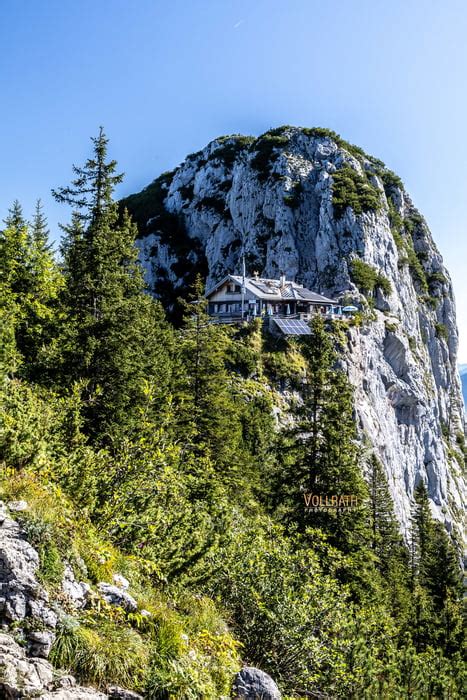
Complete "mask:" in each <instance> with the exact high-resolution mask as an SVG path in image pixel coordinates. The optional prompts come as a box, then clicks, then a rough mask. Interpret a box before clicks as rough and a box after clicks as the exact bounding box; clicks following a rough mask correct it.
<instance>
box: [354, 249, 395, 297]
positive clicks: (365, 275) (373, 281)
mask: <svg viewBox="0 0 467 700" xmlns="http://www.w3.org/2000/svg"><path fill="white" fill-rule="evenodd" d="M349 271H350V277H351V279H352V282H354V283H355V284H356V285H357V287H358V288H359V290H360V291H361V292H362V293H363V294H373V293H374V291H375V289H377V288H378V287H379V288H380V289H381V291H382V292H383V294H385V295H386V296H388V295H389V294H391V291H392V287H391V283H390V281H389V280H388V279H387V277H385V276H384V275H383V274H381V273H380V272H378V271H377V270H376V269H375V268H374V267H372V266H371V265H368V263H366V262H364V261H363V260H361V259H360V258H354V259H353V260H352V261H351V262H350V270H349Z"/></svg>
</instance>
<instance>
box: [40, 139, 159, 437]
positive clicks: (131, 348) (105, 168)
mask: <svg viewBox="0 0 467 700" xmlns="http://www.w3.org/2000/svg"><path fill="white" fill-rule="evenodd" d="M92 143H93V154H92V157H91V158H89V159H88V160H87V161H86V163H85V164H84V166H82V167H77V166H73V172H74V175H75V177H74V179H73V181H72V183H71V184H70V185H69V186H67V187H62V188H59V189H57V190H54V191H53V195H54V197H55V198H56V200H57V201H59V202H62V203H65V204H68V205H70V206H71V207H72V208H73V213H72V218H71V223H70V224H69V225H66V226H63V227H62V228H63V230H64V234H65V235H64V238H63V241H62V245H61V251H62V255H63V271H64V278H65V290H64V294H63V307H64V313H65V316H66V322H65V324H64V326H63V330H62V333H61V337H60V339H59V343H58V344H57V352H56V357H55V360H56V364H57V366H58V375H59V379H60V381H61V383H62V384H63V385H64V386H69V385H70V384H71V383H73V382H77V381H80V382H81V383H82V386H83V387H84V389H83V402H84V408H83V417H84V421H85V430H86V432H87V433H88V434H89V435H91V436H92V437H93V438H95V439H99V440H101V441H105V442H107V443H108V442H111V441H112V440H114V439H116V438H117V437H118V435H119V434H121V433H122V431H123V432H125V431H127V430H131V429H132V428H133V427H134V425H135V423H136V422H137V420H138V415H139V413H140V411H141V410H144V407H145V405H146V403H147V392H146V389H147V387H148V386H150V387H151V391H152V389H153V388H154V390H156V391H157V392H158V398H159V406H160V410H163V404H164V402H165V401H166V400H167V397H168V384H169V377H170V361H169V350H170V333H169V330H168V327H167V325H166V323H165V320H164V318H163V312H162V309H161V307H160V305H159V304H158V303H157V302H155V301H154V300H153V299H152V298H151V297H150V296H149V295H147V294H146V293H145V285H144V281H143V277H142V273H141V270H140V268H139V266H138V263H137V250H136V247H135V245H134V241H135V238H136V235H137V230H136V226H135V225H134V224H133V223H132V221H131V219H130V217H129V215H128V214H127V212H126V211H125V212H124V213H123V215H122V216H121V217H119V213H118V206H117V203H116V202H115V201H114V200H113V192H114V189H115V186H116V185H117V184H119V183H120V182H121V181H122V177H123V176H122V175H121V174H117V173H116V165H117V164H116V162H115V161H114V160H108V158H107V150H108V139H107V137H106V136H105V134H104V131H103V129H102V128H101V129H100V131H99V134H98V136H97V137H96V138H93V139H92ZM152 405H153V406H156V405H157V401H156V402H152Z"/></svg>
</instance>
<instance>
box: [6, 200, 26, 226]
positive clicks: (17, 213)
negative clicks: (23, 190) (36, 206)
mask: <svg viewBox="0 0 467 700" xmlns="http://www.w3.org/2000/svg"><path fill="white" fill-rule="evenodd" d="M3 223H4V224H5V226H6V228H16V229H23V228H26V226H27V224H28V222H27V221H26V219H25V218H24V214H23V207H22V206H21V204H20V202H19V200H17V199H15V201H14V202H13V204H12V206H11V207H10V208H9V209H8V214H7V217H6V219H4V220H3Z"/></svg>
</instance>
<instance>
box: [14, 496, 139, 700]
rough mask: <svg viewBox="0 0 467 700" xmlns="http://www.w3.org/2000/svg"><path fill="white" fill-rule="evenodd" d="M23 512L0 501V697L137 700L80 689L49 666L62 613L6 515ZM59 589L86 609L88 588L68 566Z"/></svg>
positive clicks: (113, 691) (127, 694)
mask: <svg viewBox="0 0 467 700" xmlns="http://www.w3.org/2000/svg"><path fill="white" fill-rule="evenodd" d="M18 504H19V505H18ZM25 510H27V503H26V502H25V501H19V502H11V503H9V504H8V507H7V506H5V505H4V504H3V503H1V502H0V625H1V629H2V630H3V632H2V633H0V698H2V699H3V698H4V699H5V700H20V699H21V698H33V697H34V698H38V699H39V700H138V698H141V696H140V695H138V694H137V693H132V692H131V691H128V690H123V689H122V688H118V687H116V686H115V687H113V688H109V689H108V691H107V692H106V693H102V692H99V691H98V690H95V689H94V688H83V687H81V686H78V685H77V683H76V680H75V679H74V678H73V676H70V675H66V674H64V673H63V672H59V671H57V670H56V669H54V668H53V667H52V665H51V664H50V663H49V662H48V661H47V658H48V656H49V652H50V650H51V647H52V644H53V642H54V639H55V631H54V630H55V627H56V625H57V621H58V618H59V615H60V614H61V612H62V611H61V609H60V608H59V606H58V605H57V604H56V603H54V602H53V601H50V600H49V595H48V593H47V591H46V590H45V589H44V588H43V586H41V585H40V583H39V581H38V577H37V575H38V572H39V555H38V553H37V551H36V550H35V549H34V547H32V545H31V544H30V543H29V542H28V541H27V540H26V537H25V532H24V531H23V529H22V528H21V526H20V524H19V523H18V522H17V521H16V520H14V519H13V518H12V517H10V511H11V512H13V513H14V512H21V511H25ZM121 578H122V579H123V577H121ZM123 581H125V582H126V580H125V579H123ZM104 585H107V586H110V584H104ZM110 588H114V587H113V586H110ZM62 590H63V593H64V595H65V596H66V597H67V599H68V603H69V604H71V605H72V606H74V607H77V608H79V607H84V606H85V605H86V602H87V599H88V597H89V592H90V588H89V586H88V585H87V584H85V583H78V582H77V581H76V580H75V578H74V574H73V572H72V570H71V568H70V567H69V566H65V573H64V578H63V583H62ZM117 590H120V592H121V593H124V591H121V589H117ZM125 595H126V596H128V597H129V598H130V599H131V600H132V601H133V599H132V598H131V596H129V594H127V593H125ZM19 642H20V643H21V645H20V643H19Z"/></svg>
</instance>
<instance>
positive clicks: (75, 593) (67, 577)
mask: <svg viewBox="0 0 467 700" xmlns="http://www.w3.org/2000/svg"><path fill="white" fill-rule="evenodd" d="M62 591H63V593H64V594H65V596H66V597H67V598H68V601H69V602H70V603H71V605H72V606H73V607H75V608H78V609H80V608H85V607H86V605H87V603H88V600H89V598H90V596H91V588H90V586H89V584H87V583H85V582H84V581H79V582H78V581H77V580H76V578H75V575H74V573H73V569H72V568H71V566H70V565H69V564H65V568H64V572H63V579H62Z"/></svg>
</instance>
